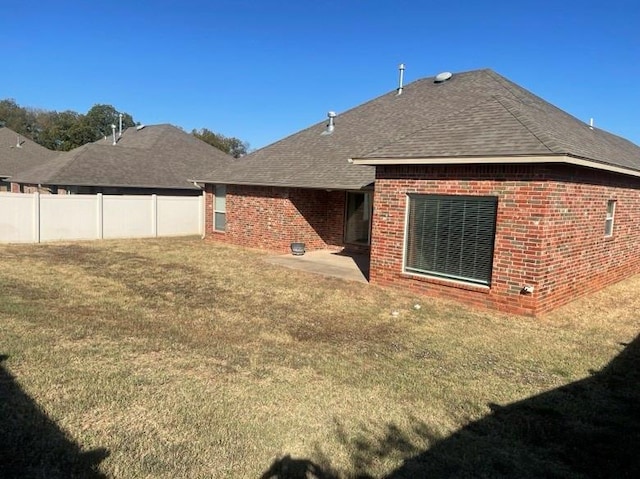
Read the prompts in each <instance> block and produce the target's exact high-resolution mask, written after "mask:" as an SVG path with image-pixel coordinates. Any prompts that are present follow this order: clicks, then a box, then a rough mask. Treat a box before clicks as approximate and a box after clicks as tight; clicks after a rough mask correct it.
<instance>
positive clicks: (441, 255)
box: [405, 195, 498, 285]
mask: <svg viewBox="0 0 640 479" xmlns="http://www.w3.org/2000/svg"><path fill="white" fill-rule="evenodd" d="M497 208H498V199H497V198H496V197H494V196H448V195H409V211H408V218H407V234H406V244H405V271H407V272H411V273H418V274H425V275H429V276H437V277H442V278H450V279H455V280H459V281H465V282H469V283H476V284H483V285H489V284H491V267H492V263H493V245H494V238H495V232H496V212H497Z"/></svg>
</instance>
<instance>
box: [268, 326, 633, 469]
mask: <svg viewBox="0 0 640 479" xmlns="http://www.w3.org/2000/svg"><path fill="white" fill-rule="evenodd" d="M623 346H625V348H624V350H623V351H622V352H621V353H620V354H619V355H618V356H617V357H616V358H614V359H613V360H612V361H611V362H610V363H609V364H608V365H607V366H606V367H605V368H603V369H602V370H601V371H597V372H594V373H592V376H591V377H589V378H586V379H583V380H580V381H577V382H574V383H571V384H568V385H566V386H563V387H560V388H557V389H554V390H551V391H549V392H546V393H543V394H540V395H537V396H533V397H530V398H528V399H525V400H523V401H519V402H516V403H513V404H509V405H507V406H505V407H500V406H497V405H491V409H492V411H493V412H492V413H491V414H489V415H488V416H486V417H484V418H483V419H480V420H478V421H476V422H473V423H470V424H468V425H467V426H465V427H464V428H462V429H460V430H458V431H457V432H455V433H454V434H452V435H450V436H448V437H444V438H440V437H438V435H437V434H435V433H434V432H433V431H432V430H430V428H429V426H428V425H426V424H424V423H421V422H419V421H414V422H413V426H412V427H411V428H409V430H406V429H405V430H402V429H401V428H399V427H397V426H395V425H393V424H389V425H386V426H384V429H383V431H382V432H381V433H380V432H378V433H375V432H371V431H366V430H363V431H364V432H365V433H364V434H363V431H360V432H358V433H357V434H356V435H353V434H351V435H349V434H347V433H346V432H345V431H344V430H343V429H342V428H341V427H340V426H338V432H337V434H338V438H339V440H340V441H341V442H342V443H343V445H344V446H345V447H346V448H347V451H348V453H349V455H350V458H351V468H350V471H348V472H347V473H346V474H344V477H355V478H360V479H364V478H372V477H374V476H373V475H372V473H371V471H372V470H373V466H374V465H375V464H376V463H379V462H380V460H382V459H392V460H393V459H396V458H397V462H399V463H400V466H399V467H397V468H396V469H395V470H393V471H392V472H390V473H388V474H387V475H384V476H383V477H385V478H388V479H399V478H427V477H428V478H445V477H519V478H522V477H531V478H533V477H558V478H560V477H566V478H569V477H582V478H609V477H640V335H639V336H638V337H636V338H635V340H634V341H633V342H632V343H630V344H625V345H623ZM424 444H428V446H427V447H425V446H424ZM288 460H291V459H290V458H289V459H288ZM296 461H298V462H300V461H304V460H300V459H298V460H296ZM307 462H310V461H307ZM270 470H274V471H278V461H276V462H274V464H273V465H272V466H271V469H270ZM322 473H323V470H320V471H319V472H316V473H315V474H316V475H315V476H313V475H309V476H308V477H310V478H313V477H317V478H322V477H325V476H322V475H321V474H322ZM265 477H268V478H270V479H276V478H277V479H285V478H298V477H307V476H295V475H286V474H284V473H283V474H280V475H271V476H265ZM326 477H338V476H337V475H334V476H326Z"/></svg>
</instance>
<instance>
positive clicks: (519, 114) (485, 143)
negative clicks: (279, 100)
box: [198, 69, 640, 189]
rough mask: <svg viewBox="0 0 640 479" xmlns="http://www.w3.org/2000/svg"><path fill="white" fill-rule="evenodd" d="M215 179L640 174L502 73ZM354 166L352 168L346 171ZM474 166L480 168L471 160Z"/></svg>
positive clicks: (430, 88)
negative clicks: (444, 168)
mask: <svg viewBox="0 0 640 479" xmlns="http://www.w3.org/2000/svg"><path fill="white" fill-rule="evenodd" d="M326 124H327V122H326V121H323V122H321V123H317V124H316V125H313V126H311V127H309V128H307V129H305V130H302V131H300V132H298V133H295V134H294V135H291V136H289V137H287V138H284V139H283V140H280V141H278V142H276V143H273V144H271V145H269V146H267V147H265V148H262V149H260V150H257V151H255V152H253V153H251V154H250V155H248V156H245V157H244V158H242V160H240V161H237V162H234V163H230V164H227V165H225V166H224V167H222V168H218V169H216V170H214V171H211V172H210V173H209V174H208V175H206V176H203V177H199V178H198V179H199V180H202V181H206V182H211V183H229V184H253V185H269V186H297V187H305V188H323V189H325V188H326V189H359V188H363V187H366V186H367V185H370V184H371V183H373V181H374V178H375V173H374V168H373V167H372V166H367V165H375V164H393V163H402V162H403V160H406V159H416V158H417V159H420V160H421V161H423V162H425V163H426V162H428V159H429V158H437V159H438V160H442V161H441V162H446V161H447V159H454V158H481V157H486V156H493V157H498V158H499V160H496V161H502V162H508V160H507V158H514V157H526V158H527V159H530V158H538V157H540V158H548V157H549V156H553V155H557V156H563V157H564V155H575V156H576V157H578V158H587V159H589V160H593V161H594V162H596V163H597V162H601V163H602V164H604V163H611V164H615V165H617V166H619V167H620V168H622V169H625V168H626V169H629V168H632V169H637V170H638V171H640V148H639V147H638V146H636V145H634V144H633V143H631V142H629V141H627V140H625V139H623V138H620V137H618V136H615V135H612V134H610V133H607V132H605V131H603V130H599V129H597V128H593V129H591V128H590V127H589V126H588V125H586V124H585V123H583V122H581V121H580V120H578V119H576V118H574V117H573V116H571V115H569V114H568V113H566V112H564V111H562V110H560V109H558V108H556V107H555V106H553V105H551V104H550V103H548V102H546V101H544V100H542V99H541V98H539V97H537V96H535V95H534V94H532V93H530V92H529V91H527V90H525V89H523V88H521V87H519V86H518V85H516V84H515V83H512V82H510V81H509V80H507V79H506V78H504V77H502V76H500V75H498V74H497V73H495V72H493V71H491V70H488V69H485V70H476V71H471V72H466V73H459V74H454V75H453V76H452V77H451V78H450V79H449V80H447V81H444V82H440V83H436V82H435V78H425V79H421V80H418V81H415V82H413V83H410V84H408V85H406V86H405V87H404V88H403V92H402V94H401V95H398V94H397V91H396V90H393V91H391V92H389V93H387V94H385V95H382V96H380V97H378V98H375V99H374V100H371V101H369V102H367V103H364V104H363V105H360V106H358V107H356V108H353V109H351V110H348V111H346V112H344V113H341V114H339V115H338V116H337V117H336V118H335V129H334V131H333V133H331V134H330V135H322V133H323V132H324V131H325V130H326ZM349 159H353V160H354V161H353V163H352V164H351V163H349V161H348V160H349ZM465 161H469V162H471V161H473V160H465Z"/></svg>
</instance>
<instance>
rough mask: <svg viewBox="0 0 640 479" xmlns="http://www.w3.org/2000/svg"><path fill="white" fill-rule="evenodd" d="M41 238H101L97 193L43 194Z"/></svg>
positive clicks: (49, 239) (41, 196)
mask: <svg viewBox="0 0 640 479" xmlns="http://www.w3.org/2000/svg"><path fill="white" fill-rule="evenodd" d="M39 196H40V241H56V240H81V239H98V238H99V236H98V219H99V211H98V204H97V201H96V196H95V195H39Z"/></svg>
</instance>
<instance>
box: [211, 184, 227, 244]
mask: <svg viewBox="0 0 640 479" xmlns="http://www.w3.org/2000/svg"><path fill="white" fill-rule="evenodd" d="M219 215H222V217H223V218H224V225H223V226H222V227H218V222H217V221H216V218H217V217H219ZM226 226H227V185H213V230H214V231H216V232H218V233H224V232H225V231H226V229H227V228H226Z"/></svg>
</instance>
